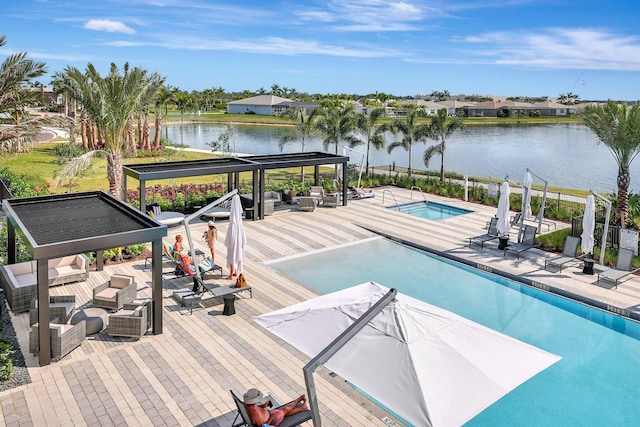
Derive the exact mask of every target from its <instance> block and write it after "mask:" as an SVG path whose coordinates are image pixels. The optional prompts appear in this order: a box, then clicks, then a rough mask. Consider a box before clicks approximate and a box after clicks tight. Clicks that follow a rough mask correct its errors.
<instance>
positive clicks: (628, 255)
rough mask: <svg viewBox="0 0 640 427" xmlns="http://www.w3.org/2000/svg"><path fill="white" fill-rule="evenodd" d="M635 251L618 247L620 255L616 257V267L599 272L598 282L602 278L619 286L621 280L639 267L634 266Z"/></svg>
mask: <svg viewBox="0 0 640 427" xmlns="http://www.w3.org/2000/svg"><path fill="white" fill-rule="evenodd" d="M633 257H634V252H633V250H632V249H627V248H620V249H618V257H617V259H616V266H615V267H614V268H608V269H606V270H604V271H599V272H598V280H597V281H596V284H598V283H600V280H604V281H608V282H613V283H614V284H615V288H617V287H618V283H619V282H620V280H622V279H623V278H625V277H626V276H628V275H630V274H632V273H635V272H636V271H638V269H637V268H633Z"/></svg>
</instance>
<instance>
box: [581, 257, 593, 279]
mask: <svg viewBox="0 0 640 427" xmlns="http://www.w3.org/2000/svg"><path fill="white" fill-rule="evenodd" d="M583 262H584V266H583V267H582V272H583V273H584V274H590V275H592V276H593V264H594V262H595V261H594V260H593V259H591V258H585V259H584V260H583Z"/></svg>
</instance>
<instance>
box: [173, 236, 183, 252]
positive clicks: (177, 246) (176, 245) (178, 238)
mask: <svg viewBox="0 0 640 427" xmlns="http://www.w3.org/2000/svg"><path fill="white" fill-rule="evenodd" d="M182 249H184V247H183V245H182V235H181V234H177V235H176V242H175V243H174V244H173V253H174V254H179V253H180V252H181V251H182Z"/></svg>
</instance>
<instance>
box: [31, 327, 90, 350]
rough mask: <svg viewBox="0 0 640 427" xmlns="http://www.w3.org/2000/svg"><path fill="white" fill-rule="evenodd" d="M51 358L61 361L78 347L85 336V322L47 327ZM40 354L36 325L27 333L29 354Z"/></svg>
mask: <svg viewBox="0 0 640 427" xmlns="http://www.w3.org/2000/svg"><path fill="white" fill-rule="evenodd" d="M49 333H50V343H51V357H53V358H54V359H62V358H63V357H64V356H66V355H67V354H69V353H70V352H71V350H73V349H75V348H76V347H78V346H80V345H81V344H82V343H83V342H84V339H85V338H86V336H87V322H86V321H84V320H82V321H80V322H78V323H77V324H75V325H60V324H55V323H51V324H50V325H49ZM39 352H40V338H39V336H38V324H37V323H36V324H34V325H33V326H32V327H31V331H30V332H29V353H31V354H33V355H36V354H38V353H39Z"/></svg>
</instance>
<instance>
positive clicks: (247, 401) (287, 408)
mask: <svg viewBox="0 0 640 427" xmlns="http://www.w3.org/2000/svg"><path fill="white" fill-rule="evenodd" d="M262 398H263V395H262V392H261V391H260V390H258V389H257V388H250V389H249V390H247V392H246V393H245V394H244V396H243V397H242V400H243V401H244V406H245V407H246V408H247V412H248V413H249V416H250V417H251V419H252V420H253V422H254V423H255V424H256V425H259V426H262V425H264V424H267V425H271V426H278V425H280V423H282V420H284V417H286V416H289V415H293V414H297V413H298V412H303V411H308V410H309V408H307V398H306V397H305V396H304V395H301V396H299V397H298V398H297V399H296V400H294V401H293V402H291V403H287V404H286V405H284V406H280V407H279V408H275V409H266V407H267V406H271V401H270V400H267V401H266V402H264V403H260V402H261V401H262Z"/></svg>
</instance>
